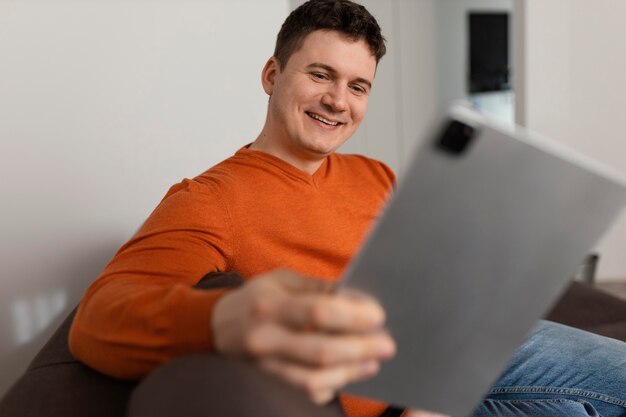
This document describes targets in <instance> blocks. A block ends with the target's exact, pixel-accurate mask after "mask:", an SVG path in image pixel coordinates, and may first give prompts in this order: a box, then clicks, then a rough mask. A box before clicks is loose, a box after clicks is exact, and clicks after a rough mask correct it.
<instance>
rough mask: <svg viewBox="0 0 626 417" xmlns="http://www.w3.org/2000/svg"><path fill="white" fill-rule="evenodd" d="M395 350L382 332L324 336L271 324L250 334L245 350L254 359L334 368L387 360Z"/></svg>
mask: <svg viewBox="0 0 626 417" xmlns="http://www.w3.org/2000/svg"><path fill="white" fill-rule="evenodd" d="M395 349H396V347H395V343H394V342H393V339H392V338H391V337H390V336H389V335H388V334H386V333H385V332H383V331H379V332H377V333H371V334H365V335H354V334H346V335H339V334H324V333H319V332H300V331H297V330H296V331H294V330H292V329H289V328H285V327H282V326H277V325H274V324H271V323H270V324H266V325H263V326H259V327H258V328H256V329H255V330H254V331H253V332H252V333H251V334H250V337H249V339H248V349H247V350H248V353H249V354H250V355H251V356H253V357H257V358H261V357H278V358H283V359H289V360H290V361H295V362H298V363H302V364H306V365H309V366H335V365H338V364H341V363H350V362H357V361H367V360H376V361H380V360H388V359H389V358H391V357H392V356H393V355H394V354H395Z"/></svg>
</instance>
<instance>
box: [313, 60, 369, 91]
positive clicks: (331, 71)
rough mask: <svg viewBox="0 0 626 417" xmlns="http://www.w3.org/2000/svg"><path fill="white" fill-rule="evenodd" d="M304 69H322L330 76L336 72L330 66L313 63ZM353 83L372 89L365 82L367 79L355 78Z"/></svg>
mask: <svg viewBox="0 0 626 417" xmlns="http://www.w3.org/2000/svg"><path fill="white" fill-rule="evenodd" d="M306 67H307V69H314V68H321V69H324V70H326V71H328V72H330V73H331V74H337V70H336V69H334V68H333V67H331V66H330V65H327V64H322V63H321V62H314V63H312V64H309V65H307V66H306ZM354 81H356V82H359V83H363V84H365V85H367V88H369V89H371V88H372V82H371V81H369V80H367V79H365V78H362V77H357V78H355V79H354Z"/></svg>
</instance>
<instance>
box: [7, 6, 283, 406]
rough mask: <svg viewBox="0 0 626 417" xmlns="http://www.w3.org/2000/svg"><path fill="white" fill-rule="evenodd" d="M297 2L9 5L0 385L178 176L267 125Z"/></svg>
mask: <svg viewBox="0 0 626 417" xmlns="http://www.w3.org/2000/svg"><path fill="white" fill-rule="evenodd" d="M288 10H289V6H288V2H287V0H262V1H259V0H219V1H218V0H212V1H202V2H200V1H169V0H160V1H155V2H145V1H139V0H136V1H126V2H120V1H115V2H109V1H104V0H85V1H52V0H51V1H41V2H38V1H26V2H25V1H17V0H3V1H1V2H0V159H1V160H0V178H2V180H1V181H0V195H2V203H1V205H0V334H1V337H0V369H2V373H1V374H0V396H1V395H3V394H4V392H5V390H6V389H7V388H8V386H9V385H10V384H11V383H12V382H13V380H14V379H15V378H16V376H17V375H18V374H20V373H21V372H22V371H23V370H24V368H25V366H26V365H27V363H28V362H29V361H30V359H31V358H32V357H33V355H34V353H35V352H36V351H37V350H38V349H39V348H40V347H41V345H42V343H43V342H44V341H45V340H46V339H47V338H48V337H49V335H50V333H51V331H52V330H53V328H54V327H56V325H57V324H58V323H59V321H60V319H61V317H62V316H65V315H66V314H67V312H68V311H69V310H70V309H71V308H73V306H74V305H75V304H76V303H77V301H78V300H79V298H80V296H81V294H82V292H83V291H84V289H85V288H86V286H87V285H88V283H89V282H91V281H92V280H93V279H94V278H95V277H96V276H97V275H98V273H99V272H100V271H101V270H102V268H103V266H104V265H105V263H106V262H107V261H108V260H109V259H110V257H111V256H112V255H113V253H114V251H115V250H116V249H117V248H118V247H119V246H120V245H121V244H122V243H123V242H124V241H125V240H126V239H128V238H129V237H130V235H131V234H132V233H133V231H134V230H135V229H136V228H137V227H138V226H139V225H140V224H141V222H142V221H143V219H145V217H146V216H147V215H148V214H149V213H150V211H151V210H152V209H153V208H154V206H155V205H156V204H157V203H158V201H159V200H160V199H161V197H162V196H163V195H164V193H165V192H166V191H167V188H168V187H169V186H170V185H171V184H173V183H175V182H177V181H179V180H180V179H181V178H183V177H191V176H194V175H196V174H198V173H200V172H202V171H203V170H205V169H206V168H208V167H209V166H211V165H213V164H214V163H216V162H218V161H220V160H222V159H223V158H225V157H227V156H229V155H230V154H232V153H233V152H235V151H236V150H237V149H238V148H239V147H240V146H242V145H244V144H246V143H248V142H250V141H252V140H253V139H254V138H255V137H256V135H257V133H258V131H259V130H260V128H261V126H262V123H263V120H264V117H265V106H266V103H267V97H266V95H265V93H264V92H263V90H262V88H261V85H260V71H261V68H262V66H263V64H264V63H265V60H266V59H267V58H268V57H269V56H271V54H272V52H273V46H274V40H275V36H276V33H277V31H278V28H279V27H280V24H281V23H282V21H283V20H284V18H285V17H286V15H287V13H288Z"/></svg>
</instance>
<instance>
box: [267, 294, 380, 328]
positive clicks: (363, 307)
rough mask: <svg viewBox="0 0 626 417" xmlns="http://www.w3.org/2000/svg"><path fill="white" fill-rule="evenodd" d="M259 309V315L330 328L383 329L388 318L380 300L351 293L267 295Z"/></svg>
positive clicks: (292, 324) (286, 322)
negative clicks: (289, 295)
mask: <svg viewBox="0 0 626 417" xmlns="http://www.w3.org/2000/svg"><path fill="white" fill-rule="evenodd" d="M255 313H256V315H257V317H258V318H261V319H265V320H275V321H278V322H280V323H282V324H284V325H286V326H289V327H293V328H312V329H316V330H322V331H326V332H356V333H364V332H371V331H375V330H378V329H380V328H381V327H382V326H383V324H384V322H385V312H384V310H383V309H382V307H381V306H380V305H379V304H378V303H377V302H376V301H374V300H373V299H372V298H370V297H367V296H358V297H357V296H354V295H351V294H303V295H294V296H291V297H285V298H282V299H264V300H259V303H258V305H257V308H256V310H255Z"/></svg>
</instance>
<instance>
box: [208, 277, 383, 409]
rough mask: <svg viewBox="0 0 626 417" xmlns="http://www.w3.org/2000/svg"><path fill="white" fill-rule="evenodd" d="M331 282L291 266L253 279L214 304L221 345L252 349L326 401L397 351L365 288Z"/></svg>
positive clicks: (237, 352)
mask: <svg viewBox="0 0 626 417" xmlns="http://www.w3.org/2000/svg"><path fill="white" fill-rule="evenodd" d="M332 287H333V284H332V283H329V282H325V281H321V280H316V279H310V278H305V277H302V276H300V275H297V274H295V273H293V272H289V271H285V270H277V271H273V272H270V273H267V274H265V275H263V276H260V277H258V278H256V279H254V280H252V281H250V282H248V283H246V284H245V285H243V286H242V287H241V288H239V289H237V290H235V291H232V292H230V293H228V294H226V295H224V296H223V297H222V298H221V299H220V300H219V301H218V302H217V304H216V306H215V309H214V311H213V323H212V325H213V340H214V346H215V350H216V351H217V352H219V353H222V354H226V355H234V356H247V357H251V358H253V359H255V360H256V361H257V362H258V364H259V365H260V366H261V367H262V368H264V369H266V370H268V371H269V372H271V373H274V374H276V375H278V376H279V377H281V378H283V379H285V380H286V381H288V382H290V383H292V384H294V385H296V386H298V387H300V388H302V389H304V390H306V391H307V392H308V394H309V396H310V397H311V399H312V400H313V401H314V402H316V403H318V404H324V403H327V402H328V401H330V400H331V399H332V398H333V397H334V396H335V394H336V392H337V391H338V390H339V389H341V388H342V387H343V386H345V385H346V384H348V383H350V382H353V381H358V380H361V379H365V378H369V377H371V376H373V375H374V374H376V373H377V372H378V369H379V367H380V362H381V361H382V360H387V359H389V358H391V357H392V356H393V355H394V353H395V344H394V342H393V340H392V339H391V337H390V336H389V335H388V334H387V333H385V331H384V330H383V324H384V321H385V314H384V311H383V309H382V308H381V306H380V305H379V304H378V303H376V302H375V301H374V300H372V299H371V298H369V297H366V296H364V295H356V294H348V293H341V294H331V293H330V290H331V289H332Z"/></svg>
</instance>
